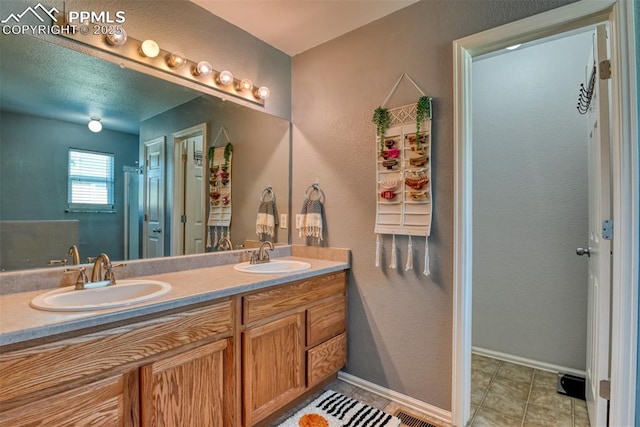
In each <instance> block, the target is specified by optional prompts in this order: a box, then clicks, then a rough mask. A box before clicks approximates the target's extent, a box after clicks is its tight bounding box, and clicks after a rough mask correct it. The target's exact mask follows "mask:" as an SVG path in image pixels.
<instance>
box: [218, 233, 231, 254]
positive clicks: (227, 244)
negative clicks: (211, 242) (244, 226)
mask: <svg viewBox="0 0 640 427" xmlns="http://www.w3.org/2000/svg"><path fill="white" fill-rule="evenodd" d="M218 249H220V250H221V251H230V250H232V249H233V245H232V244H231V240H229V238H228V237H226V236H225V237H223V238H222V239H220V241H219V242H218Z"/></svg>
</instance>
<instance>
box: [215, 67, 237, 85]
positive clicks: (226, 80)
mask: <svg viewBox="0 0 640 427" xmlns="http://www.w3.org/2000/svg"><path fill="white" fill-rule="evenodd" d="M217 80H218V83H220V84H223V85H228V84H230V83H232V82H233V73H231V71H226V70H225V71H222V72H220V74H218V79H217Z"/></svg>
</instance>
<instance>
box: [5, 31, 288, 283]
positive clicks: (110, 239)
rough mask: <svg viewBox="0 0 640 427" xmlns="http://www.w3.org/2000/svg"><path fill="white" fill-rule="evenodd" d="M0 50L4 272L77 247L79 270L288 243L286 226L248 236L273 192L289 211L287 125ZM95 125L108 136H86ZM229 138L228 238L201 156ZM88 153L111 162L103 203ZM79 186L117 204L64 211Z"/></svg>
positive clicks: (180, 89) (115, 75)
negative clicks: (215, 221)
mask: <svg viewBox="0 0 640 427" xmlns="http://www.w3.org/2000/svg"><path fill="white" fill-rule="evenodd" d="M0 47H1V49H0V85H1V86H0V96H1V112H0V114H1V115H0V122H1V123H2V126H0V242H1V243H0V245H1V247H0V258H1V260H0V262H1V263H2V264H1V265H0V271H12V270H17V269H25V268H46V267H48V266H49V264H48V262H49V261H51V260H54V261H55V260H64V259H66V260H69V261H71V258H70V257H69V255H68V254H67V251H68V249H69V248H70V247H71V246H72V245H76V246H77V247H78V248H79V250H80V255H81V262H84V260H85V259H86V258H87V257H95V256H97V255H98V254H100V253H101V252H105V253H107V254H108V255H109V256H110V257H111V259H112V260H113V261H116V260H125V259H137V258H142V257H157V256H173V255H182V254H190V253H199V252H209V251H215V250H217V249H218V245H217V243H218V240H219V239H220V238H221V237H222V236H223V235H226V234H227V233H228V235H229V237H230V240H231V243H232V247H233V248H239V247H246V246H248V245H254V244H256V241H259V240H260V239H261V238H262V239H265V238H268V239H269V240H272V241H274V242H276V243H285V244H286V243H289V241H290V240H289V239H290V237H289V233H288V231H289V229H290V228H286V229H284V228H280V227H276V231H275V236H273V237H265V236H264V235H263V236H261V237H260V236H258V235H257V234H256V218H257V214H258V210H259V207H260V203H261V199H264V198H265V191H264V190H265V189H266V188H267V187H270V188H271V189H272V190H273V194H275V200H276V206H277V210H278V212H279V214H288V213H289V212H288V210H289V193H290V186H289V179H290V178H289V176H290V158H289V157H290V124H289V122H288V121H286V120H283V119H280V118H277V117H274V116H271V115H268V114H266V113H263V112H261V111H258V110H254V109H251V108H248V107H245V106H242V105H239V104H237V103H234V102H232V101H224V100H222V99H220V98H216V97H214V96H210V95H206V94H203V93H199V92H197V91H195V90H192V89H190V88H187V87H184V86H181V85H179V84H175V83H172V82H168V81H165V80H163V79H160V78H157V77H154V76H151V75H147V74H144V73H140V72H137V71H134V70H131V69H128V68H125V67H122V66H120V65H119V64H117V63H113V62H110V61H106V60H103V59H100V58H97V57H94V56H92V55H88V54H85V53H82V52H80V51H77V50H74V49H69V48H67V47H64V46H61V45H58V44H54V43H50V42H47V41H43V40H41V39H38V38H35V37H30V36H23V37H11V38H10V40H9V37H8V36H4V35H2V36H0ZM91 117H95V118H99V119H100V122H101V124H102V127H103V128H102V131H100V132H97V133H94V132H92V131H90V130H89V129H88V127H87V124H88V121H89V119H90V118H91ZM228 142H231V144H232V146H233V153H232V173H231V179H232V183H233V185H232V187H231V188H232V190H231V195H230V198H231V206H232V214H231V215H232V216H231V225H230V228H229V229H228V230H224V229H221V228H217V227H209V226H208V225H207V220H208V216H209V204H210V196H209V194H210V193H211V191H210V186H209V178H210V177H209V174H210V172H211V171H210V170H209V169H210V168H209V167H208V166H209V164H208V161H207V160H208V159H207V155H208V152H209V147H211V146H214V145H215V146H216V147H224V146H225V145H226V144H227V143H228ZM77 155H79V156H80V157H82V156H85V157H82V160H81V161H78V160H77V158H76V157H75V156H77ZM92 155H96V156H98V158H99V161H100V162H102V161H103V160H104V159H105V158H106V159H107V160H108V159H112V163H111V165H112V166H106V168H107V169H108V168H112V169H113V187H112V188H113V190H108V191H106V190H104V191H106V195H102V193H101V192H102V191H103V186H105V185H108V184H105V183H104V182H100V184H99V185H94V184H95V183H93V182H92V180H95V181H100V180H101V179H103V177H102V175H100V174H98V175H100V176H91V172H86V171H85V172H77V169H78V168H77V167H76V166H77V165H78V163H81V164H82V162H84V164H88V163H89V162H91V161H92V160H91V159H92V157H91V156H92ZM105 164H109V162H108V161H107V163H105ZM100 165H102V163H100ZM100 167H102V166H100ZM80 169H82V168H80ZM198 170H199V172H198ZM83 173H84V174H85V175H84V176H76V174H80V175H82V174H83ZM74 186H75V187H74ZM78 188H79V189H83V188H84V189H85V190H87V193H88V197H89V199H88V201H87V202H88V203H91V202H92V199H91V197H92V196H96V195H100V196H104V197H107V199H108V200H109V203H110V204H111V205H110V206H109V208H102V209H98V208H96V207H95V206H92V205H91V204H84V203H80V204H78V203H71V204H70V200H69V194H70V192H72V191H79V190H77V189H78ZM269 194H271V193H269ZM96 197H97V196H96ZM268 198H269V199H270V198H271V196H270V195H269V196H268ZM277 219H278V220H279V219H281V216H280V215H278V218H277ZM153 221H158V223H157V224H156V223H153ZM189 227H191V228H189Z"/></svg>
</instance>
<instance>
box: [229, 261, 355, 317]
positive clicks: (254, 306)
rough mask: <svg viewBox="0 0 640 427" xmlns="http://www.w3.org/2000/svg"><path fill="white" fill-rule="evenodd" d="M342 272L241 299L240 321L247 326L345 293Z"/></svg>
mask: <svg viewBox="0 0 640 427" xmlns="http://www.w3.org/2000/svg"><path fill="white" fill-rule="evenodd" d="M345 289H346V273H345V272H344V271H341V272H339V273H333V274H327V275H326V276H319V277H312V278H310V279H306V280H301V281H299V282H295V283H292V284H290V285H284V286H280V287H277V288H274V289H268V290H266V291H261V292H257V293H255V294H251V295H247V296H245V297H243V298H242V319H243V322H244V323H245V324H247V323H251V322H253V321H255V320H259V319H262V318H265V317H268V316H271V315H274V314H278V313H282V312H285V311H287V310H290V309H292V308H296V307H301V306H304V305H305V304H309V303H310V302H313V301H316V300H318V299H321V298H325V297H328V296H331V295H334V294H339V293H343V294H344V292H345Z"/></svg>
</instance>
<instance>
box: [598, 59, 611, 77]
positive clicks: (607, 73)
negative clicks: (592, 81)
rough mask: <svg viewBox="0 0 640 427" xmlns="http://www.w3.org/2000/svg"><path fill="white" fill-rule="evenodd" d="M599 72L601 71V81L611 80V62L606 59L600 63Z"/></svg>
mask: <svg viewBox="0 0 640 427" xmlns="http://www.w3.org/2000/svg"><path fill="white" fill-rule="evenodd" d="M598 65H599V71H600V73H599V74H600V80H608V79H610V78H611V61H609V60H608V59H605V60H604V61H600V64H598Z"/></svg>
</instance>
